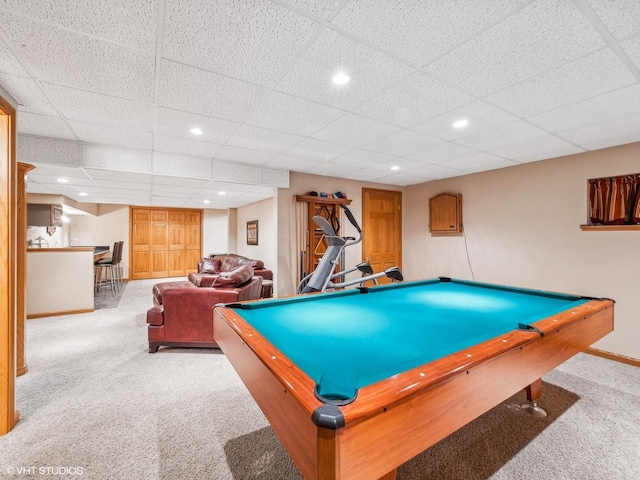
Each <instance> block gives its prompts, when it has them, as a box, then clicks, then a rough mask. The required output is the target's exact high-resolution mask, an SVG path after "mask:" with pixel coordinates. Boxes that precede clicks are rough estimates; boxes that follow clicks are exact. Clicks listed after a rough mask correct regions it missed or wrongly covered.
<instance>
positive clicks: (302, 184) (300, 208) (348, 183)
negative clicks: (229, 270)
mask: <svg viewBox="0 0 640 480" xmlns="http://www.w3.org/2000/svg"><path fill="white" fill-rule="evenodd" d="M363 188H377V189H380V190H391V191H399V192H403V191H404V188H402V187H396V186H393V185H382V184H380V183H372V182H359V181H355V180H349V179H345V178H336V177H324V176H321V175H309V174H305V173H297V172H291V173H290V177H289V188H280V189H278V273H279V277H278V280H277V282H275V286H276V290H275V291H276V293H277V295H278V296H283V295H292V294H293V293H294V292H295V291H296V288H297V286H298V285H297V284H298V272H299V268H300V265H299V263H300V250H301V249H303V246H302V245H300V244H299V242H298V236H297V235H296V232H297V231H298V230H299V229H300V215H301V214H302V215H305V216H306V214H305V213H303V212H304V211H305V210H304V209H305V208H306V205H307V204H306V203H303V202H296V199H295V196H296V195H304V194H305V193H307V192H309V191H312V190H313V191H316V192H327V193H335V192H338V191H340V192H343V193H345V194H346V195H347V198H349V199H350V200H351V204H350V205H349V210H351V212H352V213H353V216H354V217H355V219H356V221H357V222H358V223H359V224H360V225H361V226H362V189H363ZM364 234H365V235H366V232H364ZM340 235H342V236H353V237H357V236H358V232H357V231H356V229H355V228H353V226H352V225H351V224H350V223H349V221H348V220H346V219H345V220H344V221H343V222H342V228H341V231H340ZM361 261H362V244H359V245H354V246H352V247H350V248H347V249H346V250H345V268H351V267H353V266H355V265H356V264H358V263H360V262H361Z"/></svg>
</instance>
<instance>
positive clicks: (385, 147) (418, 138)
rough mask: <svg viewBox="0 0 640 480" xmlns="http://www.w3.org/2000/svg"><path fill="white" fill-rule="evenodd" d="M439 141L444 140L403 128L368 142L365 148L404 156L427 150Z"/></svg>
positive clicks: (439, 142)
mask: <svg viewBox="0 0 640 480" xmlns="http://www.w3.org/2000/svg"><path fill="white" fill-rule="evenodd" d="M441 143H444V142H443V140H440V139H439V138H434V137H430V136H428V135H423V134H421V133H416V132H412V131H410V130H403V131H401V132H398V133H394V134H393V135H389V136H388V137H385V138H383V139H381V140H378V141H376V142H373V143H370V144H369V145H367V150H373V151H375V152H379V153H387V154H389V155H397V156H405V155H409V154H412V153H415V152H419V151H423V150H427V149H429V148H431V147H433V146H435V145H438V144H441Z"/></svg>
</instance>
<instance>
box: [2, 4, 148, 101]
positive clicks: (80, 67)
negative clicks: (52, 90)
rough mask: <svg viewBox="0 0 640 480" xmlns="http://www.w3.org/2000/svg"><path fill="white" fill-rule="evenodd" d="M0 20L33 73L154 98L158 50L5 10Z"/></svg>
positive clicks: (80, 85)
mask: <svg viewBox="0 0 640 480" xmlns="http://www.w3.org/2000/svg"><path fill="white" fill-rule="evenodd" d="M0 23H2V25H3V27H2V28H3V31H4V33H5V35H6V36H7V38H8V39H9V41H10V42H11V44H12V46H13V48H15V49H16V51H17V52H19V54H20V55H21V56H22V58H24V59H25V60H26V61H27V62H28V63H29V66H28V67H27V69H28V70H29V73H30V74H31V75H34V76H35V77H37V78H38V79H40V80H41V81H43V82H49V83H56V84H60V85H67V86H70V87H75V88H79V89H83V90H90V91H94V92H98V93H105V94H108V95H115V96H118V97H123V98H133V99H136V100H139V101H152V100H153V74H154V63H155V55H154V52H151V53H142V52H139V51H136V50H132V49H130V48H125V47H122V46H119V45H115V44H112V43H109V42H106V41H103V40H99V39H97V38H93V37H87V36H85V35H80V34H78V33H75V32H72V31H70V30H63V29H59V28H55V27H53V26H52V25H49V24H44V23H37V22H33V21H31V20H28V19H26V18H24V17H18V16H15V15H11V14H8V13H6V12H2V11H0ZM62 59H64V60H62ZM70 65H73V68H69V66H70Z"/></svg>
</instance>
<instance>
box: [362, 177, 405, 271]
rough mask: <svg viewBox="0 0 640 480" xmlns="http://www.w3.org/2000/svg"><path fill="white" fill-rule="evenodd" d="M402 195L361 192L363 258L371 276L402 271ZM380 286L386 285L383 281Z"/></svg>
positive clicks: (389, 192) (383, 191)
mask: <svg viewBox="0 0 640 480" xmlns="http://www.w3.org/2000/svg"><path fill="white" fill-rule="evenodd" d="M401 207H402V192H394V191H390V190H375V189H370V188H363V189H362V231H363V239H362V257H363V258H364V259H365V260H366V259H368V260H369V262H370V263H371V266H372V267H373V271H374V273H378V272H382V271H384V270H386V269H387V268H390V267H394V266H395V267H398V268H400V269H401V270H402V210H401ZM378 282H379V283H389V282H390V280H388V279H387V278H382V279H380V280H378Z"/></svg>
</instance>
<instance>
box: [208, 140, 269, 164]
mask: <svg viewBox="0 0 640 480" xmlns="http://www.w3.org/2000/svg"><path fill="white" fill-rule="evenodd" d="M277 155H278V154H277V153H273V152H261V151H260V150H251V149H248V148H239V147H231V146H229V145H227V146H224V147H222V148H221V149H220V151H219V152H218V154H217V155H216V160H223V161H226V162H238V163H248V164H251V165H265V164H266V163H267V162H269V160H271V159H272V158H275V157H276V156H277Z"/></svg>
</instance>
